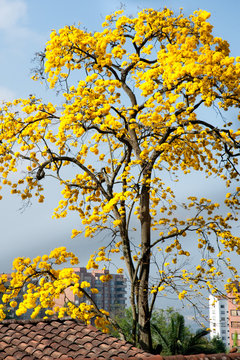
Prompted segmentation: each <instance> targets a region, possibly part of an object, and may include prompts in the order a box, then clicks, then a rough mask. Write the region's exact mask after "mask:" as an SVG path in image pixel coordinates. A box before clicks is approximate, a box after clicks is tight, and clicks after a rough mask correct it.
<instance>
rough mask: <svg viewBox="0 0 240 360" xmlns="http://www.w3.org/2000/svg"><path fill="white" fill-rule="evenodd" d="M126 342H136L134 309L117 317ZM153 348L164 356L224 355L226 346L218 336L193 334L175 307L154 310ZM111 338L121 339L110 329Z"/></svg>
mask: <svg viewBox="0 0 240 360" xmlns="http://www.w3.org/2000/svg"><path fill="white" fill-rule="evenodd" d="M116 320H117V322H118V324H119V325H120V327H121V329H122V331H123V333H124V335H125V337H126V340H127V341H129V342H133V334H132V329H133V318H132V311H131V309H130V308H129V309H126V311H125V314H124V316H121V317H120V316H119V317H117V318H116ZM151 329H152V339H153V348H154V349H155V352H156V353H161V354H162V355H176V354H183V355H191V354H200V353H204V354H216V353H225V352H226V347H225V345H224V343H223V341H222V340H221V339H220V338H219V337H214V338H213V339H212V340H211V341H209V340H208V339H207V337H206V336H207V335H208V334H209V331H208V330H206V329H199V330H197V331H196V333H194V334H193V333H191V330H190V329H189V327H187V326H186V325H185V319H184V316H183V315H181V314H180V313H179V312H177V311H176V310H174V309H173V308H168V309H166V310H162V309H161V310H155V311H154V312H153V315H152V319H151ZM111 335H113V336H116V337H119V333H118V331H117V330H116V329H113V328H111Z"/></svg>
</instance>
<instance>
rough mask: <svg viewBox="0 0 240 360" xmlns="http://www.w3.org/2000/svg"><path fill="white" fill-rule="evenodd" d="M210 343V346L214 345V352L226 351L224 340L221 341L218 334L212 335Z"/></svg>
mask: <svg viewBox="0 0 240 360" xmlns="http://www.w3.org/2000/svg"><path fill="white" fill-rule="evenodd" d="M210 343H211V344H212V346H213V347H214V349H215V350H216V351H215V353H216V354H217V353H222V354H223V353H226V346H225V344H224V342H223V341H222V339H221V338H220V337H219V336H214V337H213V338H212V339H211V341H210Z"/></svg>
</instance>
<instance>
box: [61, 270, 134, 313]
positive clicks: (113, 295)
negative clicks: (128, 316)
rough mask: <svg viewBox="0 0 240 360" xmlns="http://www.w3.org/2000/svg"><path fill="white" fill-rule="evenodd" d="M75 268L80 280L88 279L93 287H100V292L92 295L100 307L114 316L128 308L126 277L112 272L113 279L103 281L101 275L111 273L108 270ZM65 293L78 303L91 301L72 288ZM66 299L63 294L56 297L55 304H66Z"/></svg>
mask: <svg viewBox="0 0 240 360" xmlns="http://www.w3.org/2000/svg"><path fill="white" fill-rule="evenodd" d="M73 270H74V272H75V273H76V274H77V275H78V276H79V277H80V282H82V281H87V282H88V283H90V285H91V288H96V289H98V294H91V297H92V299H93V300H94V301H95V303H96V305H97V306H98V308H99V309H104V310H106V311H108V312H109V313H110V314H111V315H112V316H115V315H119V314H121V313H122V311H123V310H124V309H125V308H126V294H127V290H126V279H125V278H124V276H123V275H122V274H111V276H112V278H111V280H109V281H107V282H102V281H101V280H100V277H101V276H102V275H107V274H109V271H108V270H92V272H88V271H87V270H86V268H85V267H78V268H74V269H73ZM86 290H87V289H86ZM65 295H66V296H67V298H68V299H69V300H71V301H73V302H74V303H75V304H76V305H79V304H80V303H81V302H87V303H89V300H87V299H86V298H85V297H81V298H79V297H78V296H77V295H74V294H73V293H72V291H71V289H67V290H66V291H65ZM64 301H65V296H64V295H62V296H60V298H59V299H56V303H55V304H56V305H57V306H64Z"/></svg>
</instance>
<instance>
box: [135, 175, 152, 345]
mask: <svg viewBox="0 0 240 360" xmlns="http://www.w3.org/2000/svg"><path fill="white" fill-rule="evenodd" d="M146 178H149V175H148V176H146V177H145V180H146ZM140 221H141V246H142V262H141V267H140V274H139V289H138V293H139V296H138V324H139V339H138V341H139V344H140V346H141V348H142V349H144V350H148V351H152V337H151V327H150V312H149V304H148V290H149V289H148V281H149V270H150V242H151V216H150V212H149V186H148V185H147V183H146V182H145V184H143V186H142V191H141V203H140Z"/></svg>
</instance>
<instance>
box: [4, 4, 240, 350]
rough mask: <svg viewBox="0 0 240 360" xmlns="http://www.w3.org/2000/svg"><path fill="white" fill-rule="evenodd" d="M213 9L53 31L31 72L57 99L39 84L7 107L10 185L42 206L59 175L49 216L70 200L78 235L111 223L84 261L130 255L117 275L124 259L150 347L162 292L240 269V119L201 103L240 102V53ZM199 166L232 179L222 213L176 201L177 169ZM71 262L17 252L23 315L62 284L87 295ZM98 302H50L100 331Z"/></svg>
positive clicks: (203, 202) (103, 316)
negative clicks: (234, 257) (57, 197)
mask: <svg viewBox="0 0 240 360" xmlns="http://www.w3.org/2000/svg"><path fill="white" fill-rule="evenodd" d="M209 17H210V14H209V13H207V12H206V11H203V10H199V11H196V12H194V13H193V15H191V16H189V17H184V16H183V14H182V13H180V14H178V15H174V13H173V12H172V11H170V10H169V9H167V8H165V9H163V10H162V11H155V10H153V9H145V10H143V11H141V12H139V13H138V15H137V16H136V17H135V18H134V17H127V16H125V15H124V14H123V12H122V11H117V12H115V13H114V14H112V15H109V16H107V17H106V20H105V22H104V23H103V31H102V32H95V33H91V32H88V31H86V30H82V29H81V28H78V27H75V26H66V27H64V28H63V29H60V30H59V31H58V32H57V31H55V30H54V31H52V33H51V35H50V40H49V41H48V43H47V44H46V49H45V51H44V52H43V53H41V54H39V59H40V62H41V65H42V66H41V67H40V69H39V71H38V72H37V73H36V75H35V76H34V79H35V80H37V79H39V78H40V79H41V78H44V79H47V81H48V82H49V86H50V88H52V89H56V90H57V91H58V92H59V93H60V96H61V99H62V101H61V102H60V103H59V104H58V105H53V104H52V103H50V102H49V103H44V102H43V101H42V100H41V99H38V98H36V97H35V96H32V95H31V96H30V97H29V98H28V99H16V100H14V101H13V102H6V103H4V104H3V106H2V109H1V115H0V163H1V164H0V165H1V166H0V172H1V178H2V184H4V185H8V186H9V187H10V188H11V192H12V193H13V194H18V195H20V196H21V197H22V199H23V200H28V199H30V198H31V197H34V196H35V197H37V198H38V201H39V202H40V203H41V202H43V201H44V195H43V193H44V192H43V191H44V187H46V188H47V185H48V182H47V176H48V175H51V176H52V177H54V178H55V180H56V181H58V182H59V183H60V184H61V186H62V196H63V198H62V200H61V201H60V202H59V204H58V206H57V207H56V209H55V210H54V217H56V218H61V217H65V216H67V214H68V213H69V212H70V211H74V212H77V213H78V214H79V217H80V219H81V222H82V226H81V227H80V228H77V229H74V230H73V232H72V237H76V236H83V235H80V234H81V233H83V234H84V235H85V237H86V238H93V237H94V236H95V235H96V234H97V233H98V232H99V231H101V232H106V233H108V234H109V235H108V237H107V239H109V243H108V244H106V246H104V247H101V248H100V249H98V251H96V253H94V254H93V255H92V256H91V258H90V260H89V262H88V265H87V268H88V269H91V268H97V267H99V266H105V265H106V264H109V263H110V257H112V256H115V254H119V255H120V259H122V260H123V261H124V263H125V266H123V267H122V268H120V269H118V272H119V273H121V272H123V268H124V267H125V271H126V274H127V277H128V279H129V281H130V287H131V289H130V302H131V307H132V310H133V334H134V339H135V342H136V341H138V342H139V344H140V346H141V347H143V348H145V349H150V350H151V348H152V342H151V328H150V319H151V314H152V311H153V307H154V302H155V300H156V298H157V296H159V295H161V294H164V293H165V292H167V291H174V292H175V293H177V295H178V297H179V299H180V300H181V299H183V298H188V299H189V301H192V300H191V295H192V294H194V293H197V294H198V293H199V292H200V291H201V289H202V287H203V286H204V287H206V288H208V289H209V290H210V291H212V292H213V293H214V292H216V291H217V285H216V283H215V279H217V278H221V276H222V274H223V273H222V270H221V268H220V267H219V264H221V262H222V263H225V264H226V266H227V267H228V269H229V270H230V271H231V272H232V275H233V276H232V280H231V279H229V281H228V285H227V286H228V289H229V290H231V289H232V288H234V284H235V283H234V281H236V280H237V279H238V275H237V271H236V269H235V268H234V267H233V266H232V265H231V263H230V259H229V258H228V256H227V255H226V253H228V252H233V251H236V253H237V254H239V252H240V246H239V244H240V238H239V237H237V236H235V235H234V234H233V233H232V232H231V224H232V221H234V220H237V211H238V209H239V191H240V187H236V186H235V187H234V182H235V181H237V180H238V179H239V171H238V156H239V146H240V145H239V144H240V143H239V135H240V130H237V131H234V130H233V128H235V127H236V126H235V124H234V126H232V124H231V123H227V122H224V119H223V118H221V119H220V120H219V119H218V120H216V119H212V118H207V119H203V118H202V117H201V119H200V118H199V109H200V108H204V107H205V108H209V107H213V106H214V107H215V108H216V109H219V111H227V110H228V109H231V108H239V105H240V101H239V95H240V84H239V76H240V58H236V59H235V58H233V57H230V55H229V54H230V51H229V45H228V43H227V42H226V41H224V40H222V39H221V38H219V37H214V36H213V34H212V25H211V24H210V23H209V22H208V21H207V20H208V18H209ZM58 99H60V98H59V97H58ZM204 114H206V112H205V113H204ZM204 116H206V115H204ZM23 167H25V171H24V172H23V171H22V168H23ZM192 171H194V172H203V173H205V175H206V176H207V177H211V176H213V177H217V178H219V181H222V182H223V183H224V184H225V185H226V194H223V200H224V201H225V206H226V207H227V208H228V210H227V212H226V214H225V213H224V212H225V210H221V209H219V207H220V206H219V204H217V203H214V202H212V201H211V200H210V199H207V198H204V197H203V198H197V196H195V194H188V195H187V198H186V201H185V202H184V203H183V204H180V203H179V201H177V197H176V194H175V193H174V187H171V186H170V185H172V184H174V182H171V181H170V177H168V174H170V175H171V178H173V179H175V180H178V178H179V179H182V177H179V174H182V173H183V174H188V173H190V172H192ZM18 174H19V175H18ZM16 179H17V180H16ZM166 179H167V181H166ZM183 187H184V184H183ZM223 213H224V214H223ZM92 241H94V240H92ZM188 241H190V242H191V246H193V245H194V244H195V246H196V248H197V251H198V252H199V253H201V255H200V257H199V259H200V260H199V264H196V267H195V268H194V269H193V268H187V267H183V266H184V264H185V263H187V261H186V260H187V259H190V258H191V254H190V251H189V249H188V247H189V246H188ZM192 243H193V245H192ZM194 254H196V251H195V252H194ZM67 259H71V263H72V264H76V263H77V258H76V256H75V255H74V254H72V253H69V252H67V251H66V249H65V248H60V249H55V250H53V251H52V252H51V254H50V255H49V256H47V255H44V256H43V257H38V258H36V259H34V260H33V261H31V260H30V259H28V258H27V259H26V258H18V259H16V260H15V262H14V272H13V274H12V276H13V277H12V281H11V284H10V286H9V287H7V285H6V278H4V277H3V278H2V283H1V291H3V292H4V291H5V294H4V296H3V300H4V301H5V302H9V301H11V302H10V304H11V306H16V302H15V301H14V300H12V299H13V298H14V297H15V296H16V294H18V292H19V290H20V289H21V288H22V286H23V285H24V284H26V283H28V290H27V292H26V294H25V295H24V299H23V302H22V303H21V304H20V305H19V306H18V308H17V310H16V313H17V314H21V313H23V312H25V311H26V310H27V309H34V310H33V315H32V316H33V317H34V316H36V315H37V314H38V312H39V311H40V309H42V308H46V309H48V310H47V311H46V314H47V315H51V314H52V313H53V310H51V309H52V307H53V306H54V298H56V297H58V296H60V294H61V293H63V292H64V290H65V289H66V288H67V287H71V288H72V291H73V292H74V294H76V295H78V296H79V297H81V296H83V295H85V296H87V297H88V299H89V300H90V301H91V295H90V293H91V292H90V291H88V287H90V284H88V283H86V282H85V283H81V282H79V278H78V276H77V275H76V274H75V273H74V272H73V271H72V270H71V269H63V270H57V269H55V265H58V264H62V263H64V262H65V261H66V260H67ZM150 270H151V272H150ZM34 279H39V281H37V282H36V280H35V281H33V280H34ZM109 279H110V275H109V276H103V277H102V281H108V280H109ZM91 291H92V292H93V293H94V292H97V289H91ZM91 304H92V305H87V304H86V303H81V304H80V306H77V305H76V304H74V303H72V302H70V301H69V302H68V303H67V304H66V306H65V307H63V308H55V309H54V311H55V313H58V314H59V316H60V317H61V316H64V315H65V314H68V315H70V316H73V317H76V318H81V319H83V320H85V321H89V320H90V319H91V318H93V317H95V318H96V322H97V325H98V326H100V327H102V328H104V329H105V328H106V324H107V321H110V317H109V316H108V314H107V313H106V312H104V311H103V310H102V309H98V308H97V306H96V304H95V303H94V301H92V302H91ZM49 309H50V310H49Z"/></svg>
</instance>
